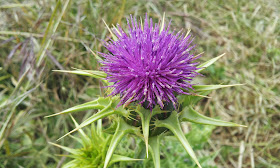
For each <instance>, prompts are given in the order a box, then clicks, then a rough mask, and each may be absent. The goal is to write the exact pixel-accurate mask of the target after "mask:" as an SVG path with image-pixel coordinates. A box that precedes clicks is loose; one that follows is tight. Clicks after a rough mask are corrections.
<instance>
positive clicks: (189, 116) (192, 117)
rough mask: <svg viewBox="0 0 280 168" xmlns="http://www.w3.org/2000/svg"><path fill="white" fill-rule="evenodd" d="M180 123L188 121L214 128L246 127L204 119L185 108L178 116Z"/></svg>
mask: <svg viewBox="0 0 280 168" xmlns="http://www.w3.org/2000/svg"><path fill="white" fill-rule="evenodd" d="M180 120H181V121H189V122H193V123H198V124H206V125H215V126H225V127H247V126H245V125H239V124H235V123H232V122H227V121H222V120H217V119H214V118H210V117H206V116H204V115H202V114H200V113H198V112H197V111H195V110H194V109H193V108H192V107H190V106H189V107H185V108H184V109H183V111H182V113H181V116H180Z"/></svg>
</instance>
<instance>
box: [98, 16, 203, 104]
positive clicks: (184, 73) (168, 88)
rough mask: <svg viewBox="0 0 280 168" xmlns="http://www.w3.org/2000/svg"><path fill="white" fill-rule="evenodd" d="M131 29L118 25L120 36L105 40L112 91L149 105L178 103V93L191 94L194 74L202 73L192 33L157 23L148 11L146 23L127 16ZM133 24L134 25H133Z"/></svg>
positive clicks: (123, 99)
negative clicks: (150, 17) (175, 30)
mask: <svg viewBox="0 0 280 168" xmlns="http://www.w3.org/2000/svg"><path fill="white" fill-rule="evenodd" d="M127 24H128V33H125V32H124V31H123V29H122V28H121V27H120V26H119V25H118V26H117V29H115V30H114V33H115V35H116V36H117V38H118V39H117V40H116V41H113V40H111V41H110V42H107V43H105V47H106V48H107V49H108V50H109V53H108V54H105V53H101V55H102V56H103V57H104V58H105V60H104V61H102V63H103V67H102V68H101V69H102V70H103V71H104V72H106V73H107V74H108V77H107V80H108V81H109V82H113V83H114V84H113V85H111V86H110V87H113V88H114V90H113V92H112V94H111V95H117V94H120V96H121V102H120V104H125V103H130V102H134V101H136V102H138V103H140V104H143V103H144V102H149V105H148V107H150V108H151V107H152V106H153V105H155V104H156V103H158V104H159V105H160V106H161V108H163V106H164V103H169V102H172V103H173V105H174V107H175V106H176V102H177V99H176V97H175V95H174V94H175V93H177V94H189V93H188V92H186V91H188V90H189V89H192V84H191V83H190V82H191V81H192V78H194V77H195V76H196V75H198V73H197V72H195V70H197V69H198V68H197V67H196V65H197V64H198V63H197V62H193V61H194V60H195V59H197V58H195V57H194V55H193V54H192V53H191V50H192V49H193V47H194V46H191V42H192V39H191V36H190V35H189V36H187V37H185V36H184V35H183V34H182V33H180V32H178V33H177V34H176V35H175V34H174V31H173V32H172V33H169V32H168V31H169V28H170V23H169V25H168V27H167V28H165V26H164V27H163V30H161V27H160V26H159V24H155V25H154V27H153V22H152V19H150V23H149V19H148V17H147V15H146V19H145V21H144V26H142V25H141V23H137V21H136V19H135V18H132V17H131V20H130V21H129V19H127ZM131 26H132V27H131Z"/></svg>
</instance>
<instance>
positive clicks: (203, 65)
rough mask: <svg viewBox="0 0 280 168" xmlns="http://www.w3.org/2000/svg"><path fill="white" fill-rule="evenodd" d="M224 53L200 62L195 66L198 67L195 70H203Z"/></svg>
mask: <svg viewBox="0 0 280 168" xmlns="http://www.w3.org/2000/svg"><path fill="white" fill-rule="evenodd" d="M224 55H225V53H223V54H222V55H219V56H217V57H215V58H212V59H210V60H209V61H206V62H204V63H202V64H200V65H199V66H197V68H200V69H198V70H196V72H200V71H202V70H204V69H205V68H207V67H208V66H210V65H212V64H213V63H214V62H216V61H217V60H218V59H220V58H221V57H222V56H224Z"/></svg>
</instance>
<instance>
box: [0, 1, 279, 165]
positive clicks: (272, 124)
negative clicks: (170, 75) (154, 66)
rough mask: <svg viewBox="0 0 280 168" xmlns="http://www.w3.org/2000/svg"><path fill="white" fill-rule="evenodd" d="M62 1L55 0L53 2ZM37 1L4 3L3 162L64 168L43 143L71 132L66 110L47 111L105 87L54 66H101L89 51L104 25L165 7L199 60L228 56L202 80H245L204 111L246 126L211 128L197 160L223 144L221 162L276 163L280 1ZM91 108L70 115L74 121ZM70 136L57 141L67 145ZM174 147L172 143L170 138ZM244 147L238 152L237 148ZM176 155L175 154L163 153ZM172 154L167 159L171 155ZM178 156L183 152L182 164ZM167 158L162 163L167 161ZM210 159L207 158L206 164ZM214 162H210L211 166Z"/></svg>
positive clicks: (96, 46)
mask: <svg viewBox="0 0 280 168" xmlns="http://www.w3.org/2000/svg"><path fill="white" fill-rule="evenodd" d="M59 2H60V3H59ZM66 2H68V1H55V0H50V1H35V0H25V1H19V0H11V1H9V2H7V1H4V0H0V17H1V19H0V120H1V121H0V165H1V166H2V167H20V166H23V167H60V166H61V165H62V164H63V163H65V157H60V156H57V155H56V154H61V153H64V151H61V150H60V149H58V148H57V147H54V146H51V145H49V144H48V142H49V141H50V142H55V140H56V139H58V138H59V137H61V136H62V135H64V134H65V133H66V132H67V131H69V130H70V129H72V128H73V127H74V125H73V124H72V121H71V119H70V117H69V116H67V115H65V116H58V117H53V118H47V119H45V118H43V117H44V116H45V115H50V114H52V113H55V112H59V111H61V110H63V109H66V108H69V107H72V106H74V105H76V104H81V103H83V102H86V101H89V100H93V99H95V98H96V97H98V95H101V94H103V92H102V90H100V89H99V82H98V81H97V80H94V79H91V78H89V77H81V76H75V75H70V74H69V75H65V74H61V73H56V72H52V70H54V69H66V70H68V69H71V67H74V68H79V69H91V70H95V69H98V67H99V65H98V63H97V61H96V59H95V57H94V56H93V55H92V54H91V53H90V51H88V50H87V49H86V48H85V46H88V47H90V48H91V49H92V50H93V51H105V50H104V48H103V47H102V43H101V40H102V39H105V40H108V38H107V37H108V36H109V32H108V31H107V29H106V28H105V25H104V23H103V21H102V19H104V20H105V21H106V23H107V24H108V25H111V24H116V23H119V24H121V25H125V24H126V19H125V18H126V17H128V16H129V14H133V15H137V16H142V17H143V16H144V14H145V13H148V14H149V16H151V17H153V18H154V19H155V20H157V19H159V18H161V17H162V15H163V12H166V16H167V21H169V20H170V19H172V28H174V29H176V30H180V29H181V28H183V30H184V31H185V32H187V30H188V28H191V29H192V33H193V34H194V35H195V36H196V39H195V43H196V44H197V46H198V47H197V53H200V52H202V51H204V54H203V56H202V57H201V58H200V60H201V62H203V61H205V60H208V59H210V58H213V57H215V56H217V55H220V54H222V53H224V52H225V53H226V56H224V57H223V58H222V59H220V60H219V61H218V62H216V63H215V65H214V66H212V67H209V68H208V70H206V71H205V72H207V73H206V74H205V77H202V79H201V80H200V81H203V83H211V84H213V83H216V84H219V83H223V84H235V83H243V84H245V85H244V86H238V87H234V88H226V89H222V90H218V91H216V92H213V93H212V94H211V95H210V97H211V99H205V100H203V101H201V103H200V105H201V106H198V107H197V109H198V110H200V111H201V112H202V113H204V114H206V115H208V116H211V117H219V118H221V119H224V120H228V121H233V122H236V123H240V124H244V125H247V126H248V128H221V127H217V128H215V129H214V130H213V131H212V136H211V138H210V139H208V140H207V142H203V140H199V139H198V140H197V141H198V142H197V143H201V144H204V145H203V147H201V148H199V149H196V152H198V155H199V156H200V158H203V156H205V155H208V154H209V153H211V154H213V151H219V152H218V153H217V154H216V155H217V156H215V159H214V161H213V162H215V165H216V166H217V167H228V168H230V167H240V166H242V167H279V166H280V161H279V157H280V155H279V153H280V133H279V132H280V124H279V119H280V106H279V102H280V97H279V95H280V85H279V84H280V82H279V81H280V67H279V64H280V44H279V38H280V24H279V16H280V15H279V14H280V12H279V9H280V8H279V6H280V3H279V1H278V0H269V1H267V0H256V1H246V0H235V1H227V2H225V1H221V0H217V1H214V0H211V1H195V0H190V1H187V2H185V1H181V0H180V1H179V0H178V1H176V0H175V1H163V0H158V1H139V2H136V1H135V2H132V1H126V0H118V1H109V0H104V1H97V0H95V1H94V0H93V1H90V0H77V1H69V4H67V3H66ZM92 112H93V111H88V112H84V113H78V114H75V116H74V117H75V118H76V119H77V120H78V122H81V121H82V120H83V118H86V116H89V115H90V114H91V113H92ZM70 140H71V139H70V138H65V139H63V140H61V141H59V142H58V143H59V144H61V145H64V146H73V142H72V141H70ZM169 147H171V148H176V149H177V148H178V146H176V145H174V144H169ZM243 149H244V150H243ZM169 157H170V158H171V161H172V162H174V163H175V162H177V161H176V160H174V159H176V158H178V156H174V158H172V156H169ZM172 159H173V160H172ZM180 159H181V160H184V159H183V156H182V157H181V158H179V162H181V160H180ZM163 162H164V164H166V165H168V163H167V162H168V161H167V160H164V161H163ZM211 165H212V164H211ZM212 166H213V165H212Z"/></svg>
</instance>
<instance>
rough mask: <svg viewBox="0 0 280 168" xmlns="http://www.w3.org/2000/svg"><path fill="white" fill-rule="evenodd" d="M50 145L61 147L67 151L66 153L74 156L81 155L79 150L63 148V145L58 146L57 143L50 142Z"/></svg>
mask: <svg viewBox="0 0 280 168" xmlns="http://www.w3.org/2000/svg"><path fill="white" fill-rule="evenodd" d="M49 144H51V145H54V146H57V147H59V148H61V149H63V150H65V151H67V152H69V153H71V154H73V155H80V153H79V152H78V151H77V150H75V149H72V148H68V147H66V146H61V145H58V144H55V143H52V142H49Z"/></svg>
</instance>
